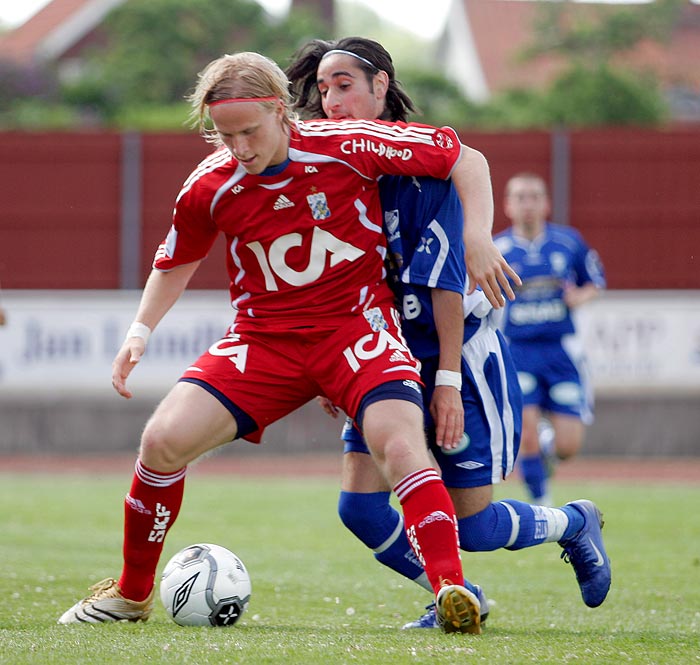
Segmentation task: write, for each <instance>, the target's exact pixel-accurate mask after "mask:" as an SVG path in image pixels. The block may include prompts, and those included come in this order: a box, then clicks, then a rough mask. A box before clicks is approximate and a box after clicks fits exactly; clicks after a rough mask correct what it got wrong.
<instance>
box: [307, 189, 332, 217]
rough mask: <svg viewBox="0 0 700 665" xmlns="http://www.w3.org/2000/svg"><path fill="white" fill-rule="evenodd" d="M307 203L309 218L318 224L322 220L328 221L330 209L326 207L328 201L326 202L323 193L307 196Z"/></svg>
mask: <svg viewBox="0 0 700 665" xmlns="http://www.w3.org/2000/svg"><path fill="white" fill-rule="evenodd" d="M306 200H307V201H308V202H309V208H311V216H312V217H313V218H314V219H315V220H316V221H317V222H318V221H321V220H322V219H328V218H329V217H330V216H331V211H330V208H329V207H328V201H327V200H326V195H325V194H324V193H323V192H319V193H318V194H309V195H308V196H307V197H306Z"/></svg>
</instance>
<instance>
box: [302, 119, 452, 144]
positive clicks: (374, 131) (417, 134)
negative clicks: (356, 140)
mask: <svg viewBox="0 0 700 665" xmlns="http://www.w3.org/2000/svg"><path fill="white" fill-rule="evenodd" d="M297 130H298V131H299V133H300V134H301V135H302V136H345V135H347V136H348V137H352V136H357V135H358V134H361V135H368V136H372V137H374V138H378V139H387V140H390V141H403V142H405V143H425V144H427V145H435V141H434V140H433V136H435V133H436V132H437V131H440V130H437V129H435V128H433V127H421V126H417V125H407V126H405V127H401V126H399V125H382V124H379V123H376V122H371V121H368V120H343V121H340V122H337V123H336V122H328V121H318V120H316V121H314V120H304V121H302V122H299V123H297Z"/></svg>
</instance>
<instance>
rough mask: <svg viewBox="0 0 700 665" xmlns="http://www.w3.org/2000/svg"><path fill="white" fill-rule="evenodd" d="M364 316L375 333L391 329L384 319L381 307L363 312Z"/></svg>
mask: <svg viewBox="0 0 700 665" xmlns="http://www.w3.org/2000/svg"><path fill="white" fill-rule="evenodd" d="M362 314H363V315H364V317H365V319H367V322H368V323H369V325H370V328H372V330H373V331H374V332H379V331H380V330H386V329H387V328H388V327H389V326H388V325H387V322H386V320H385V319H384V314H382V310H381V309H379V307H372V309H368V310H367V311H365V312H362Z"/></svg>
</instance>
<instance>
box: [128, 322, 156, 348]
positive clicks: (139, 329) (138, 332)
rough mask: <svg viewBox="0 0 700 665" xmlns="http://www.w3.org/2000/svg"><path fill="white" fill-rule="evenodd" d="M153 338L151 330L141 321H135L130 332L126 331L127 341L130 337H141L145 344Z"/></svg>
mask: <svg viewBox="0 0 700 665" xmlns="http://www.w3.org/2000/svg"><path fill="white" fill-rule="evenodd" d="M150 336H151V329H150V328H149V327H148V326H147V325H146V324H145V323H141V322H140V321H134V322H133V323H132V324H131V325H130V326H129V330H127V331H126V337H125V338H124V339H125V340H127V339H129V338H130V337H140V338H141V339H142V340H143V341H144V343H146V344H147V343H148V338H149V337H150Z"/></svg>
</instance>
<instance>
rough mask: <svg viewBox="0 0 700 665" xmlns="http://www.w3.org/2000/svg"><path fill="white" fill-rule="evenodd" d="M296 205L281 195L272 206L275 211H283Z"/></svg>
mask: <svg viewBox="0 0 700 665" xmlns="http://www.w3.org/2000/svg"><path fill="white" fill-rule="evenodd" d="M293 207H294V204H293V203H292V202H291V201H290V200H289V199H288V198H287V197H286V196H285V195H284V194H280V195H279V196H278V197H277V200H276V201H275V205H273V206H272V209H273V210H282V209H283V208H293Z"/></svg>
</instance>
